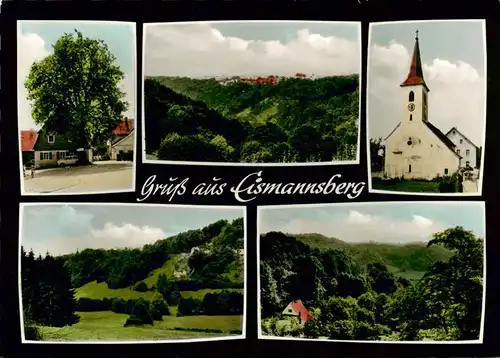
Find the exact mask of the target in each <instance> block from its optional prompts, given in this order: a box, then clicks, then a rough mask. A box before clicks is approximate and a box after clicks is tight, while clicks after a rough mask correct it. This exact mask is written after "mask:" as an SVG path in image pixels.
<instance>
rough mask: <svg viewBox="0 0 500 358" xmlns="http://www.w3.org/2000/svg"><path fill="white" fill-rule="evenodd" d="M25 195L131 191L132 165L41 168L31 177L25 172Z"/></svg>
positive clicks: (115, 164) (121, 163)
mask: <svg viewBox="0 0 500 358" xmlns="http://www.w3.org/2000/svg"><path fill="white" fill-rule="evenodd" d="M26 175H27V176H26V177H25V178H24V191H25V192H26V193H41V194H43V193H67V194H72V193H92V192H102V191H120V190H131V189H133V188H132V184H133V177H134V170H133V163H132V162H125V161H102V162H94V163H93V165H92V166H78V167H70V168H55V169H42V170H36V171H35V177H34V178H31V177H29V172H26Z"/></svg>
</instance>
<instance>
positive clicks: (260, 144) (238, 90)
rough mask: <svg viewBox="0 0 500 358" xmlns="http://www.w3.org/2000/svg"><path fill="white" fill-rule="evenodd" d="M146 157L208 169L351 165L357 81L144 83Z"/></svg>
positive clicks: (179, 80)
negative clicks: (210, 165)
mask: <svg viewBox="0 0 500 358" xmlns="http://www.w3.org/2000/svg"><path fill="white" fill-rule="evenodd" d="M144 90H145V99H144V101H145V102H144V103H145V113H146V128H145V135H146V151H147V152H148V153H155V154H156V155H157V157H158V159H164V160H179V161H180V160H185V161H213V162H218V161H221V162H257V163H263V162H275V163H278V162H308V161H332V160H354V159H355V157H356V149H357V139H358V118H359V80H358V76H357V75H351V76H336V77H325V78H319V79H315V80H312V79H295V78H288V79H282V80H281V81H280V82H279V83H278V84H277V85H271V84H255V85H253V84H248V83H244V82H238V83H234V84H230V85H226V86H223V85H220V84H219V83H218V82H217V81H215V80H214V79H211V80H196V79H190V78H165V77H163V78H162V77H160V78H147V79H146V80H145V83H144Z"/></svg>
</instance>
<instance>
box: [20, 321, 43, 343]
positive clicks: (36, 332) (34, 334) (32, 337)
mask: <svg viewBox="0 0 500 358" xmlns="http://www.w3.org/2000/svg"><path fill="white" fill-rule="evenodd" d="M24 339H26V340H29V341H41V340H42V333H41V332H40V329H39V328H38V327H37V326H35V325H32V324H28V325H25V326H24Z"/></svg>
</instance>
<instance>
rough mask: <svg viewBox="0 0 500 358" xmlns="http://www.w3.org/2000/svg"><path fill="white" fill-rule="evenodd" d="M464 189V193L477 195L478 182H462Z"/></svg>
mask: <svg viewBox="0 0 500 358" xmlns="http://www.w3.org/2000/svg"><path fill="white" fill-rule="evenodd" d="M462 189H463V192H464V193H477V192H478V191H479V190H478V187H477V181H471V180H464V181H463V182H462Z"/></svg>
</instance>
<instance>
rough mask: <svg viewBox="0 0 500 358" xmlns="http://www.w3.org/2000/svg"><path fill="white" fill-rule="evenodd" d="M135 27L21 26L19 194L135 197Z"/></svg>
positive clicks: (108, 24)
mask: <svg viewBox="0 0 500 358" xmlns="http://www.w3.org/2000/svg"><path fill="white" fill-rule="evenodd" d="M135 42H136V41H135V23H127V22H104V21H99V22H97V21H18V35H17V51H18V52H17V59H18V64H17V91H18V128H19V136H18V138H19V163H20V164H19V165H20V175H21V193H22V194H25V195H39V194H45V195H54V194H92V193H113V192H126V191H129V192H130V191H133V190H134V187H135V183H134V182H135V177H134V168H135V167H134V156H135V154H134V152H135V146H136V131H135V127H136V126H135V123H136V117H137V116H136V61H135V54H136V45H135Z"/></svg>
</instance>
